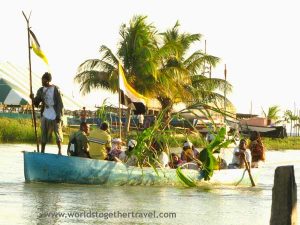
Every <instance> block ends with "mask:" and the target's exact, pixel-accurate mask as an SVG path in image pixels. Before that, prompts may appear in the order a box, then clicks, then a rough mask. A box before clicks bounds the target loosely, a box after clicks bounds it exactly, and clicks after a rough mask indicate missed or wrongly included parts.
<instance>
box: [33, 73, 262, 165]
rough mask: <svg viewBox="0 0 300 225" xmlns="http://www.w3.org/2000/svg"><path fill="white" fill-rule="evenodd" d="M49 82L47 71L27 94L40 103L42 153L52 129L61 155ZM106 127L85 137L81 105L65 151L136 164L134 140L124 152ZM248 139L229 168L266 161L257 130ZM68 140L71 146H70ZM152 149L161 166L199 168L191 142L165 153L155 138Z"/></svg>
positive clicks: (56, 104)
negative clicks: (33, 91)
mask: <svg viewBox="0 0 300 225" xmlns="http://www.w3.org/2000/svg"><path fill="white" fill-rule="evenodd" d="M51 81H52V76H51V74H50V73H48V72H46V73H45V74H44V75H43V76H42V87H41V88H40V89H38V91H37V94H36V96H34V95H33V94H30V98H31V99H32V101H33V104H34V105H35V106H36V107H37V106H39V105H40V104H41V131H42V132H41V133H42V137H41V145H42V148H41V152H42V153H44V152H45V146H46V143H47V142H48V141H49V139H50V138H51V134H52V131H54V134H55V137H56V143H57V146H58V154H61V143H62V141H63V136H62V131H61V123H62V116H63V108H64V106H63V101H62V96H61V92H60V90H59V88H58V87H57V86H56V85H53V84H51ZM138 120H139V128H142V127H143V122H144V117H143V115H139V117H138ZM108 129H109V126H108V124H107V123H106V122H104V123H102V124H101V125H100V129H99V131H98V135H97V139H95V138H88V135H89V133H90V127H89V124H87V122H86V111H85V108H84V113H83V114H82V115H81V124H80V128H79V130H78V131H77V132H75V133H73V134H72V135H71V136H70V143H69V147H68V154H69V155H76V156H79V157H86V158H91V159H106V160H110V161H118V162H126V163H127V164H128V165H132V166H136V165H137V158H136V157H135V156H134V155H133V154H131V153H132V151H133V150H134V148H135V146H136V145H137V142H136V141H135V140H129V141H128V143H127V149H126V151H122V144H123V142H122V140H121V139H119V138H115V139H112V138H111V136H110V134H109V133H108ZM250 141H251V142H250V145H249V149H247V141H246V140H245V139H241V141H240V143H239V146H238V147H237V148H235V149H234V152H233V158H232V162H231V164H229V166H228V168H243V167H245V166H247V165H249V166H251V167H252V168H254V167H258V166H259V164H260V162H262V161H264V160H265V147H264V145H263V143H262V141H261V138H260V134H259V132H253V133H252V135H251V137H250ZM71 142H72V144H73V149H72V148H70V146H71ZM74 145H76V146H75V148H74ZM90 145H95V146H96V147H92V148H90V147H89V146H90ZM151 148H152V149H153V152H154V153H155V154H156V157H157V158H158V162H159V166H160V167H170V168H177V167H178V166H181V165H184V166H185V168H189V169H199V167H200V164H201V162H200V161H199V160H198V156H199V151H198V150H197V149H195V147H194V145H193V144H192V143H191V142H190V141H186V142H184V144H183V149H182V152H181V154H180V156H179V155H177V154H175V153H171V154H170V156H169V155H167V154H166V152H165V150H164V147H163V146H162V145H161V143H160V144H159V143H158V142H157V141H154V142H153V143H152V145H151Z"/></svg>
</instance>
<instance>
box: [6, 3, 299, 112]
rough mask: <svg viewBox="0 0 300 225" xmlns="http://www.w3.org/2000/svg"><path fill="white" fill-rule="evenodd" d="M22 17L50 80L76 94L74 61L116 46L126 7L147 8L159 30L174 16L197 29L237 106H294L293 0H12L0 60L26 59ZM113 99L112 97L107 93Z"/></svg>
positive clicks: (129, 11) (37, 64) (23, 62)
mask: <svg viewBox="0 0 300 225" xmlns="http://www.w3.org/2000/svg"><path fill="white" fill-rule="evenodd" d="M22 10H24V11H25V13H26V14H29V12H30V11H32V14H31V19H30V24H31V27H32V30H33V31H34V32H35V34H36V36H37V38H38V40H39V42H40V44H41V47H42V49H43V51H44V52H45V54H46V56H47V57H48V60H49V64H50V67H51V70H52V73H53V77H54V79H53V81H54V83H56V84H57V85H58V86H60V87H61V89H63V90H65V91H68V92H70V93H71V92H72V91H73V94H74V95H75V96H76V95H77V92H78V90H77V89H76V88H74V87H73V77H74V74H75V73H76V69H77V67H78V65H79V64H80V63H82V62H83V61H84V60H86V59H90V58H99V51H98V50H99V47H100V45H103V44H104V45H107V46H108V47H109V48H111V49H112V50H114V51H115V50H116V46H117V43H118V40H119V33H118V32H119V28H120V26H121V24H122V23H128V22H129V20H130V19H131V18H132V17H133V16H134V15H147V16H148V22H152V23H153V24H154V25H155V26H156V27H157V28H158V29H159V31H164V30H165V29H167V28H171V27H172V26H173V25H174V24H175V22H176V21H177V20H179V22H180V24H181V31H183V32H189V33H201V34H202V35H203V38H202V42H200V43H199V44H198V45H197V46H195V49H194V50H198V49H204V40H206V41H207V53H209V54H213V55H216V56H218V57H220V58H221V59H222V61H221V63H220V64H219V66H218V67H217V68H216V69H215V70H213V72H212V76H213V77H223V70H224V64H226V65H227V77H228V81H229V82H230V83H231V84H232V85H233V86H234V89H233V93H232V94H231V95H229V98H230V99H231V101H232V102H233V103H234V104H235V106H236V108H237V111H238V112H242V113H249V111H250V105H251V101H252V105H253V113H258V114H261V107H263V108H264V109H267V108H268V107H269V106H271V105H275V104H277V105H280V106H281V108H282V109H286V108H289V109H294V105H296V107H297V108H300V98H299V97H300V94H299V91H298V90H299V88H298V87H299V82H298V80H299V79H297V78H298V77H299V75H300V64H299V57H298V54H299V52H300V32H299V31H298V29H299V21H300V13H299V7H298V4H297V1H296V0H295V1H292V0H285V1H281V0H280V1H276V0H273V1H271V0H264V1H262V0H260V1H259V0H251V1H240V0H226V1H224V0H223V1H222V0H220V1H214V0H210V1H202V0H194V1H191V0H185V1H179V0H172V1H168V0H164V1H162V0H139V1H137V0H120V1H115V0H110V1H100V0H98V1H90V0H84V1H82V0H76V1H62V0H60V1H54V0H52V1H41V0H35V1H21V0H20V1H16V0H2V1H1V3H0V23H1V26H0V27H1V30H2V31H1V36H0V40H1V41H0V62H2V61H10V62H13V63H16V64H18V65H20V66H26V67H27V66H28V50H27V33H26V22H25V19H24V17H23V15H22ZM32 70H33V71H34V72H37V73H43V72H44V71H45V70H46V67H45V66H44V64H43V62H42V61H41V60H40V59H39V58H37V57H36V56H35V55H32ZM107 96H108V95H107V94H106V93H103V92H100V91H97V92H95V93H94V95H93V97H94V100H93V101H92V100H91V97H89V98H88V97H86V98H85V99H84V100H85V102H86V103H87V104H92V105H94V104H101V102H102V99H103V98H104V97H107ZM112 101H116V98H114V100H112Z"/></svg>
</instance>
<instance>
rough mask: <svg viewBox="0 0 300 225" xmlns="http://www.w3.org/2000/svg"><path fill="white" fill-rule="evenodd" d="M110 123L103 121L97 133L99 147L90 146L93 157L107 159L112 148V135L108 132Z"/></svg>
mask: <svg viewBox="0 0 300 225" xmlns="http://www.w3.org/2000/svg"><path fill="white" fill-rule="evenodd" d="M108 128H109V126H108V123H107V122H103V123H102V124H101V125H100V130H99V131H98V133H97V148H90V156H91V158H92V159H107V155H108V153H109V152H110V150H111V136H110V134H109V133H108Z"/></svg>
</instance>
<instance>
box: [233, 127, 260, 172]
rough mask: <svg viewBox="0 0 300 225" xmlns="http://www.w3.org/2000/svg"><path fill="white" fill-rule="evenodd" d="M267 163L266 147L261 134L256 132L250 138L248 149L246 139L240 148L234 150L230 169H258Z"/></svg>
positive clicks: (242, 140)
mask: <svg viewBox="0 0 300 225" xmlns="http://www.w3.org/2000/svg"><path fill="white" fill-rule="evenodd" d="M263 161H265V147H264V145H263V143H262V141H261V137H260V134H259V132H257V131H254V132H252V133H251V136H250V145H249V148H247V141H246V139H241V140H240V143H239V146H238V147H236V148H235V149H234V150H233V158H232V162H231V164H229V166H228V168H245V167H247V166H249V167H252V168H258V167H259V166H260V164H261V162H263Z"/></svg>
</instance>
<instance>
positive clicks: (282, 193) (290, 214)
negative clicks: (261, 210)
mask: <svg viewBox="0 0 300 225" xmlns="http://www.w3.org/2000/svg"><path fill="white" fill-rule="evenodd" d="M296 224H297V185H296V182H295V175H294V166H279V167H277V168H276V170H275V176H274V186H273V191H272V210H271V219H270V225H296Z"/></svg>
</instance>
